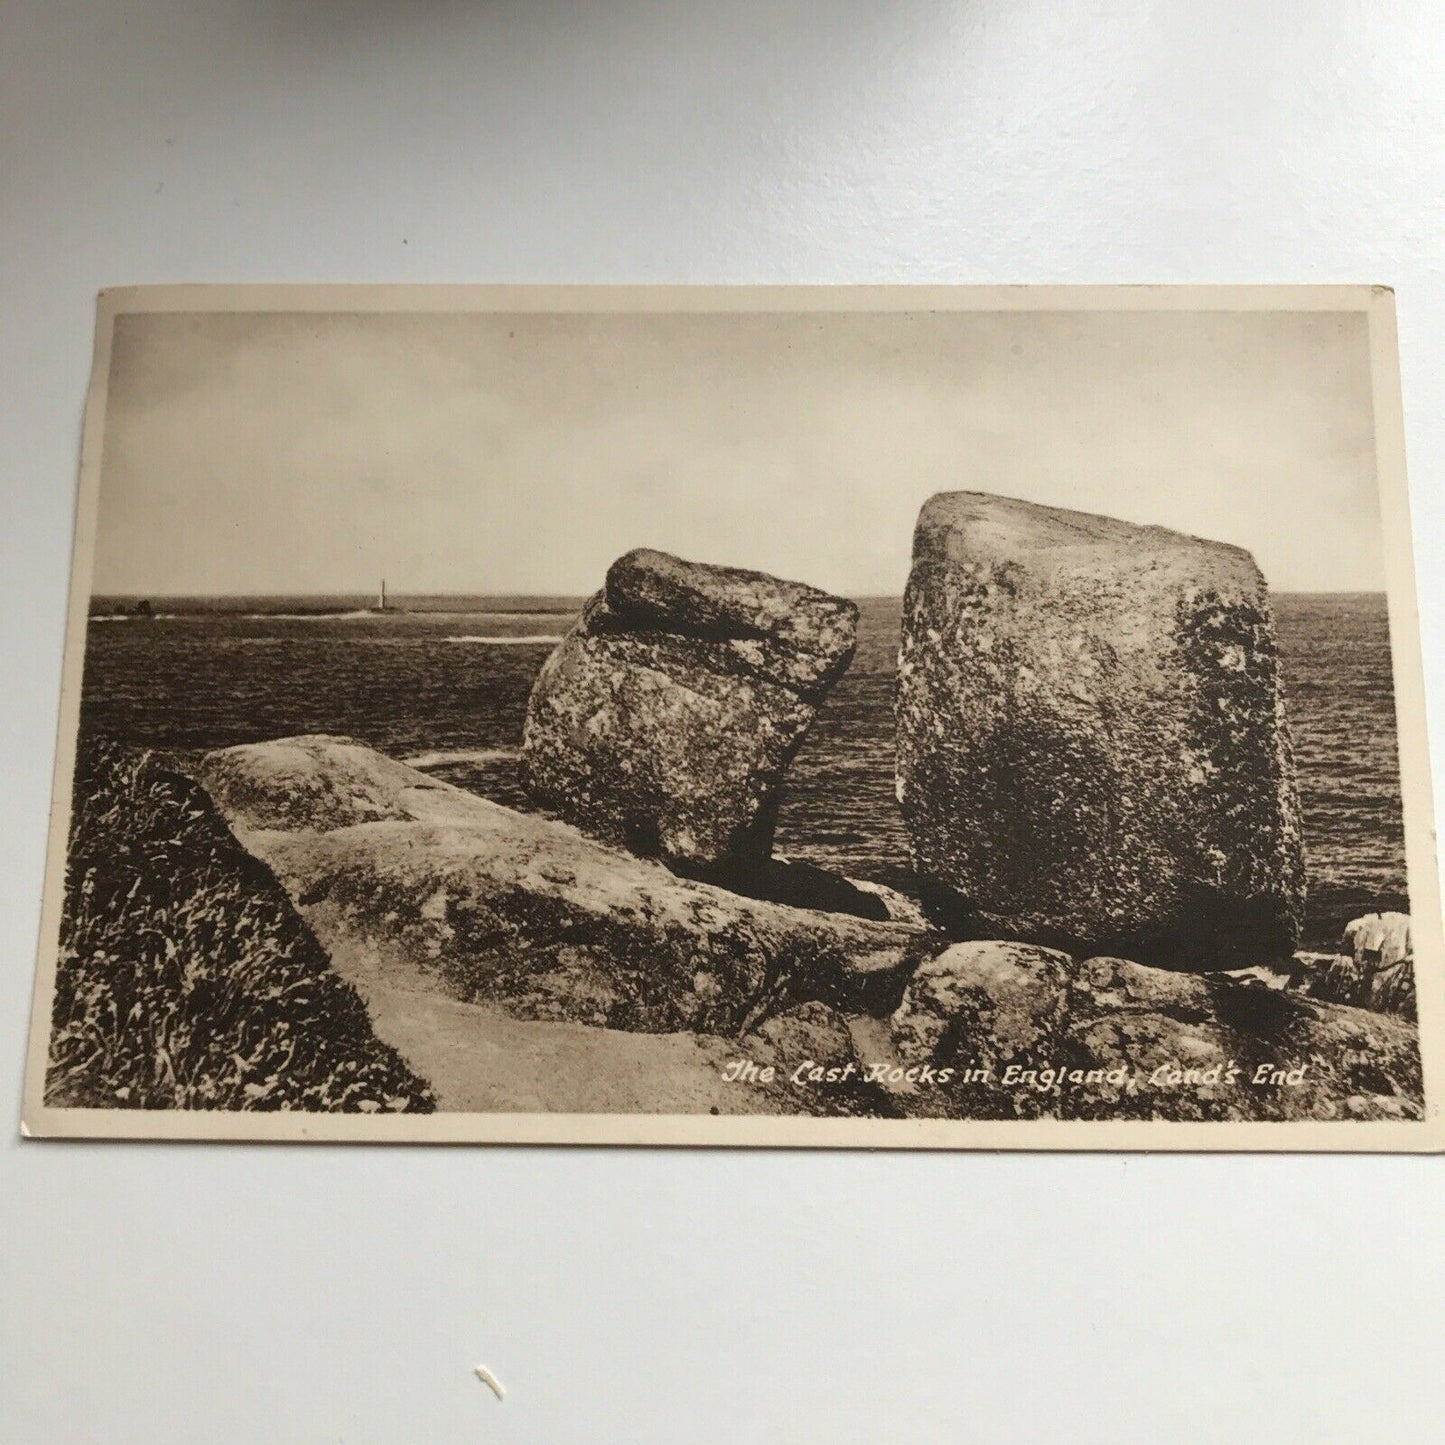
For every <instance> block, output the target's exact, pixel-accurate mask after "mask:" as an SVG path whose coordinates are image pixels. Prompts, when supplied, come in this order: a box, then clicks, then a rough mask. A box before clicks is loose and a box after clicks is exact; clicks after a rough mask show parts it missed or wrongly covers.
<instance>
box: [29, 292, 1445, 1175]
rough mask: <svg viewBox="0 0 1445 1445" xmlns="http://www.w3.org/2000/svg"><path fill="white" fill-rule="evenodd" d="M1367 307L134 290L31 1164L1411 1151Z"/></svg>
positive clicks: (1379, 420)
mask: <svg viewBox="0 0 1445 1445" xmlns="http://www.w3.org/2000/svg"><path fill="white" fill-rule="evenodd" d="M1411 556H1412V551H1411V535H1410V525H1409V518H1408V510H1407V497H1406V482H1405V467H1404V444H1403V428H1402V422H1401V403H1400V393H1399V378H1398V362H1397V358H1396V342H1395V318H1394V298H1393V296H1392V294H1391V293H1390V292H1389V291H1388V290H1387V289H1384V288H1366V287H1334V288H1330V287H1325V288H1189V289H1184V288H1179V289H1170V288H1128V289H1126V288H1112V289H1111V288H1027V287H1025V288H997V289H968V288H964V289H937V288H928V289H924V288H858V289H854V288H847V289H826V288H802V289H798V288H749V287H741V288H710V289H691V288H638V289H633V288H628V289H616V288H596V287H591V288H589V287H580V288H578V287H572V288H545V289H542V288H536V289H533V288H505V287H488V288H425V287H424V288H406V287H249V288H248V287H179V288H141V289H135V290H126V291H114V292H107V293H105V294H104V295H102V297H101V299H100V305H99V321H98V328H97V342H96V358H95V371H94V378H93V382H92V386H91V391H90V396H89V406H88V410H87V415H86V424H85V436H84V444H83V452H82V460H81V487H80V501H79V511H78V519H77V526H76V543H75V556H74V575H73V580H72V584H71V604H70V606H71V612H70V620H69V631H68V636H67V651H66V658H65V664H66V665H65V683H64V694H63V699H62V708H61V730H60V738H59V747H58V757H57V765H56V783H55V801H54V812H53V820H52V834H51V838H50V854H49V869H48V874H47V884H46V890H47V891H46V897H45V907H44V921H43V935H42V939H41V946H40V956H39V968H38V975H37V987H36V996H35V1012H34V1020H33V1027H32V1040H31V1051H30V1059H29V1075H28V1079H27V1096H26V1109H25V1124H24V1127H25V1129H26V1131H27V1132H28V1133H30V1134H34V1135H65V1136H76V1137H130V1138H192V1139H195V1138H216V1139H291V1140H295V1139H347V1140H367V1141H381V1140H405V1141H438V1142H443V1141H457V1142H460V1141H494V1142H528V1141H536V1142H553V1143H586V1144H627V1143H647V1144H713V1145H773V1146H820V1145H821V1146H866V1147H870V1148H872V1147H903V1148H968V1147H986V1148H1000V1147H1004V1148H1022V1149H1030V1148H1047V1149H1097V1148H1129V1149H1138V1148H1143V1149H1311V1150H1331V1149H1340V1150H1427V1149H1438V1148H1440V1147H1441V1146H1442V1143H1445V1133H1442V1103H1445V1073H1442V1066H1445V1059H1442V1057H1441V1047H1442V1037H1441V1029H1442V1012H1445V997H1442V988H1441V985H1442V970H1445V962H1442V960H1445V950H1442V937H1441V916H1440V901H1439V875H1438V871H1437V863H1436V857H1435V849H1434V841H1433V837H1434V831H1433V820H1432V808H1431V791H1430V778H1429V759H1428V751H1427V747H1426V733H1425V717H1424V699H1423V689H1422V682H1421V661H1420V642H1419V637H1418V624H1417V618H1416V609H1415V595H1414V585H1413V575H1412V561H1411Z"/></svg>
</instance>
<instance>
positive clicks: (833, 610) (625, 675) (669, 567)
mask: <svg viewBox="0 0 1445 1445" xmlns="http://www.w3.org/2000/svg"><path fill="white" fill-rule="evenodd" d="M857 618H858V609H857V608H856V607H855V606H854V605H853V603H851V602H848V601H846V600H844V599H843V598H841V597H832V596H829V595H828V594H827V593H826V592H819V591H817V590H816V589H815V588H812V587H806V586H803V585H802V584H801V583H797V582H783V581H780V580H778V579H777V578H776V577H769V576H766V575H765V574H763V573H761V572H745V571H741V570H739V569H736V568H732V567H714V566H707V565H704V564H702V563H697V562H684V561H682V560H681V559H680V558H677V557H673V556H669V555H668V554H667V553H665V552H652V551H636V552H629V553H628V554H627V555H626V556H625V557H622V558H619V559H618V561H616V562H614V563H613V565H612V567H611V568H610V570H609V571H608V573H607V582H606V586H605V587H604V589H603V590H602V591H601V592H599V593H598V594H597V595H596V596H595V597H593V598H592V600H591V601H590V602H589V603H588V604H587V607H586V609H585V610H584V612H583V614H582V617H581V620H580V621H579V622H578V623H577V625H576V626H575V627H574V628H573V629H572V631H571V632H570V633H569V634H568V636H567V637H566V638H565V640H564V641H563V642H562V643H561V645H560V646H559V647H558V648H557V649H556V651H555V652H554V653H553V654H552V656H551V657H550V658H549V659H548V660H547V662H546V664H545V665H544V666H543V668H542V671H541V673H540V675H539V676H538V679H537V682H536V685H535V687H534V688H533V690H532V697H531V702H530V704H529V706H528V710H527V721H526V728H525V731H524V734H523V745H522V762H523V769H524V775H525V779H526V784H527V788H528V790H529V792H530V793H531V795H532V796H533V798H534V799H535V800H536V801H537V802H539V803H540V804H542V805H543V806H544V807H546V808H548V809H549V810H551V811H552V812H554V813H556V814H557V815H558V816H560V817H561V818H563V819H565V820H566V821H567V822H569V823H572V824H574V825H576V826H577V827H579V828H581V829H583V830H584V831H585V832H588V833H590V834H591V835H592V836H593V837H595V838H598V839H600V840H602V841H603V842H607V843H612V844H616V845H620V846H622V847H625V848H627V849H629V850H630V851H631V852H634V853H637V854H639V855H641V856H643V857H658V858H661V859H662V860H663V861H664V862H666V863H668V864H669V865H670V866H672V867H674V868H676V869H677V870H678V871H680V872H686V873H693V874H697V875H704V876H713V877H718V878H730V877H731V876H732V875H735V874H739V873H746V872H747V871H748V870H749V869H750V868H752V867H755V866H756V865H758V864H759V863H761V862H764V861H765V860H766V859H767V858H768V856H769V852H770V850H771V846H772V836H773V828H774V824H775V822H776V817H777V806H778V788H779V785H780V783H781V782H782V779H783V775H784V772H785V771H786V769H787V767H788V764H789V763H790V762H791V761H792V759H793V756H794V754H795V753H796V752H797V750H798V747H799V745H800V744H801V743H802V740H803V736H804V734H805V733H806V732H807V730H808V727H809V725H810V724H811V723H812V721H813V718H814V716H815V714H816V712H817V710H818V706H819V704H820V703H821V702H822V700H823V698H824V697H825V696H826V695H827V693H828V690H829V688H831V687H832V685H833V683H834V682H835V681H836V680H837V678H838V677H839V676H840V675H841V674H842V672H843V671H844V669H845V668H846V667H847V666H848V663H849V662H850V661H851V659H852V656H853V648H854V643H855V628H856V624H857Z"/></svg>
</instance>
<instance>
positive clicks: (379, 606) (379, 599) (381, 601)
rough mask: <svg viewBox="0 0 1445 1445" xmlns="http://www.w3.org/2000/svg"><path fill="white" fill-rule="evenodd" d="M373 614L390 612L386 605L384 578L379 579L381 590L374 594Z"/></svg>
mask: <svg viewBox="0 0 1445 1445" xmlns="http://www.w3.org/2000/svg"><path fill="white" fill-rule="evenodd" d="M372 610H373V611H374V612H390V611H391V608H390V607H388V606H387V603H386V578H385V577H383V578H382V579H381V590H380V591H379V592H378V593H377V594H376V606H375V607H374V608H373V609H372Z"/></svg>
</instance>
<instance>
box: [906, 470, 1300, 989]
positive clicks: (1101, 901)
mask: <svg viewBox="0 0 1445 1445" xmlns="http://www.w3.org/2000/svg"><path fill="white" fill-rule="evenodd" d="M897 728H898V773H897V782H898V799H899V803H900V805H901V807H902V810H903V815H904V820H905V824H906V826H907V829H908V834H909V841H910V847H911V850H912V854H913V862H914V868H915V872H916V874H917V877H918V880H919V888H920V893H921V896H922V899H923V902H924V905H925V908H926V909H927V911H928V912H929V914H930V915H931V916H932V917H933V918H934V919H935V920H936V921H938V922H939V923H941V924H942V925H943V926H945V927H946V928H948V929H949V930H950V931H951V932H953V933H954V934H955V936H957V937H962V938H1012V939H1020V940H1026V941H1030V942H1034V943H1039V944H1045V945H1050V946H1056V947H1059V948H1064V949H1066V950H1068V951H1069V952H1070V953H1073V954H1076V955H1077V954H1082V953H1089V952H1110V953H1120V954H1124V955H1127V956H1129V957H1131V958H1137V959H1139V960H1141V961H1143V962H1146V963H1151V964H1157V965H1161V966H1164V967H1171V968H1185V969H1194V970H1200V971H1207V970H1212V969H1224V968H1232V967H1242V966H1247V965H1251V964H1255V963H1258V962H1261V961H1264V960H1269V959H1276V958H1287V957H1288V956H1289V955H1290V953H1291V952H1292V951H1293V949H1294V947H1295V946H1296V944H1297V942H1298V936H1299V928H1300V918H1301V912H1302V907H1303V893H1304V870H1303V861H1302V852H1301V842H1300V825H1299V807H1298V802H1297V797H1296V788H1295V770H1294V760H1293V753H1292V749H1291V744H1290V738H1289V731H1288V728H1287V726H1286V720H1285V711H1284V699H1283V694H1282V691H1281V686H1280V678H1279V669H1278V661H1277V656H1276V646H1275V633H1274V623H1273V620H1272V617H1271V612H1270V606H1269V599H1268V595H1267V591H1266V588H1265V583H1264V579H1263V578H1262V577H1261V575H1260V573H1259V569H1258V568H1257V567H1256V566H1255V564H1254V562H1253V560H1252V559H1251V558H1250V556H1249V554H1248V553H1246V552H1244V551H1241V550H1240V549H1239V548H1237V547H1230V546H1225V545H1222V544H1219V543H1214V542H1206V541H1201V540H1199V539H1197V538H1194V537H1187V536H1182V535H1180V534H1178V533H1175V532H1170V531H1166V530H1164V529H1162V528H1159V527H1139V526H1134V525H1131V524H1129V523H1126V522H1120V521H1115V520H1113V519H1111V518H1108V517H1098V516H1091V515H1088V514H1084V513H1078V512H1069V511H1062V510H1058V509H1055V508H1051V507H1040V506H1034V505H1032V504H1030V503H1026V502H1021V501H1015V500H1012V499H1009V498H1004V497H995V496H989V495H985V494H981V493H975V492H950V493H943V494H940V495H938V496H935V497H934V498H932V499H931V500H930V501H929V502H928V503H927V504H926V505H925V506H924V508H923V511H922V514H921V515H920V517H919V520H918V527H917V530H916V533H915V536H914V545H913V569H912V573H911V575H910V577H909V581H908V590H907V596H906V599H905V604H904V622H903V645H902V650H901V653H900V658H899V680H898V693H897Z"/></svg>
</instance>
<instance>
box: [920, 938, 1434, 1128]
mask: <svg viewBox="0 0 1445 1445" xmlns="http://www.w3.org/2000/svg"><path fill="white" fill-rule="evenodd" d="M892 1033H893V1040H894V1046H895V1048H896V1050H897V1053H898V1057H899V1059H900V1060H901V1061H902V1062H903V1063H905V1064H911V1065H914V1066H918V1065H928V1066H930V1067H932V1068H934V1069H935V1070H941V1069H945V1068H947V1069H951V1070H952V1071H953V1073H952V1075H951V1077H950V1078H949V1079H948V1082H947V1084H946V1085H944V1086H943V1087H940V1088H938V1089H934V1090H932V1091H924V1090H918V1091H916V1092H915V1093H914V1094H913V1095H911V1096H910V1097H909V1098H908V1100H907V1101H906V1111H907V1112H910V1113H923V1114H934V1115H941V1116H944V1117H950V1118H966V1119H973V1118H1000V1119H1019V1118H1025V1119H1026V1118H1040V1117H1051V1118H1064V1119H1169V1120H1197V1121H1208V1120H1235V1121H1238V1120H1270V1119H1319V1120H1329V1119H1340V1120H1345V1119H1356V1120H1359V1119H1418V1118H1420V1117H1421V1113H1422V1103H1421V1101H1422V1092H1421V1077H1420V1056H1419V1048H1418V1035H1417V1033H1416V1030H1415V1029H1414V1028H1413V1027H1412V1026H1410V1025H1409V1024H1406V1023H1403V1022H1402V1021H1400V1020H1398V1019H1387V1018H1384V1017H1382V1016H1379V1015H1374V1014H1370V1013H1366V1012H1364V1011H1362V1010H1359V1009H1352V1008H1341V1007H1338V1006H1335V1005H1331V1004H1324V1003H1316V1002H1314V1001H1312V1000H1310V999H1306V998H1302V997H1300V996H1299V995H1298V994H1293V993H1284V992H1280V991H1278V990H1276V989H1273V988H1269V987H1265V986H1262V985H1259V984H1244V983H1236V982H1232V981H1226V980H1222V979H1217V978H1215V979H1209V978H1201V977H1197V976H1194V975H1191V974H1187V973H1180V972H1176V971H1171V970H1166V969H1157V968H1146V967H1143V966H1142V965H1140V964H1137V963H1133V962H1130V961H1128V960H1125V959H1118V958H1093V959H1088V960H1085V961H1083V962H1079V963H1076V962H1073V961H1071V960H1070V959H1069V958H1068V956H1067V955H1065V954H1061V953H1057V952H1054V951H1052V950H1049V949H1043V948H1035V947H1031V946H1027V945H1021V944H1014V943H998V942H974V943H961V944H955V945H954V946H953V947H951V948H949V949H948V950H946V951H945V952H943V953H941V954H939V955H938V956H937V957H935V958H932V959H929V960H928V961H927V962H925V963H924V964H923V965H922V966H921V967H920V968H919V970H918V972H917V974H916V975H915V977H914V979H913V980H912V982H911V983H910V984H909V986H908V988H907V990H906V991H905V993H904V998H903V1002H902V1004H901V1005H900V1007H899V1009H898V1011H897V1012H896V1013H895V1014H894V1016H893V1026H892Z"/></svg>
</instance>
